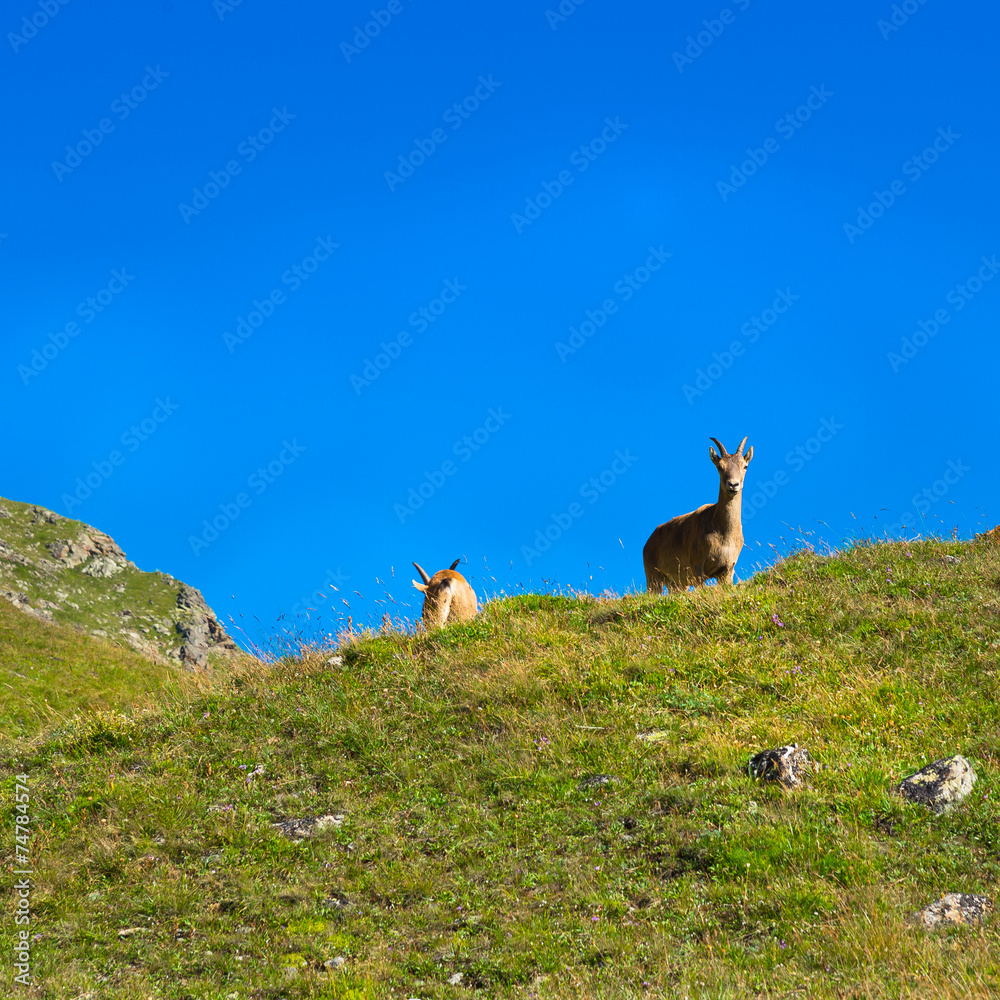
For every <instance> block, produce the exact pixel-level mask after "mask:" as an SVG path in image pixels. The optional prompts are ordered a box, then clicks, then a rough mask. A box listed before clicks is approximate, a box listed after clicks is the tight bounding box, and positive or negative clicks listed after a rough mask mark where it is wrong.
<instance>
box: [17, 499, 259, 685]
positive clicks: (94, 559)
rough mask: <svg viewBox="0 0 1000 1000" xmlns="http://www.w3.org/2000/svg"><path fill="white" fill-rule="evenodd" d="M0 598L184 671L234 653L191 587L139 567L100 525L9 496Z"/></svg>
mask: <svg viewBox="0 0 1000 1000" xmlns="http://www.w3.org/2000/svg"><path fill="white" fill-rule="evenodd" d="M0 598H2V599H4V600H7V601H8V602H9V603H10V604H12V605H13V606H14V607H15V608H17V609H18V610H19V611H22V612H24V613H25V614H30V615H32V616H34V617H36V618H39V619H42V620H44V621H48V622H53V623H56V624H61V625H70V626H72V627H74V628H77V629H81V630H83V631H86V632H89V633H90V634H91V635H97V636H100V637H102V638H106V639H108V640H110V641H112V642H119V643H122V644H127V645H129V646H131V647H132V648H133V649H135V650H136V651H137V652H139V653H141V654H143V655H144V656H148V657H149V658H151V659H154V660H157V661H160V662H164V663H173V664H176V665H180V666H184V667H187V668H189V669H204V668H206V667H208V666H210V665H211V663H212V660H213V659H215V658H217V657H219V656H230V655H232V654H234V653H237V652H238V651H239V647H238V646H237V645H236V643H235V642H233V640H232V639H231V638H230V637H229V636H228V635H227V634H226V630H225V629H224V628H223V627H222V625H221V624H220V623H219V621H218V619H217V618H216V616H215V613H214V612H213V611H212V609H211V608H210V607H209V606H208V604H207V603H206V602H205V599H204V597H202V595H201V594H200V593H199V592H198V591H197V590H195V589H194V588H193V587H189V586H187V585H186V584H183V583H181V582H180V581H178V580H175V579H174V578H173V577H172V576H169V575H167V574H165V573H144V572H143V571H142V570H140V569H139V568H138V567H137V566H136V565H135V563H133V562H131V561H130V560H129V558H128V557H127V556H126V555H125V552H124V551H123V550H122V548H121V546H120V545H118V543H117V542H116V541H115V540H114V539H113V538H111V537H110V535H107V534H105V533H104V532H103V531H99V530H98V529H96V528H92V527H91V526H90V525H87V524H83V523H81V522H80V521H74V520H71V519H70V518H65V517H62V516H61V515H60V514H57V513H55V512H54V511H51V510H46V508H44V507H38V506H34V505H30V504H21V503H16V502H14V501H10V500H5V501H2V502H0Z"/></svg>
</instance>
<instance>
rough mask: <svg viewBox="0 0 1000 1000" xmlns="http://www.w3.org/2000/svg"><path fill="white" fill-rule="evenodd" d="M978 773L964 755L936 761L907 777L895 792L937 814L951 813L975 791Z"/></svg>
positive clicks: (897, 786)
mask: <svg viewBox="0 0 1000 1000" xmlns="http://www.w3.org/2000/svg"><path fill="white" fill-rule="evenodd" d="M975 783H976V772H975V771H973V770H972V765H971V764H970V763H969V762H968V761H967V760H966V759H965V758H964V757H962V756H961V755H959V754H956V755H955V756H954V757H946V758H945V759H943V760H936V761H934V763H933V764H928V765H927V766H926V767H925V768H922V769H921V770H919V771H917V773H916V774H911V775H910V776H909V777H908V778H904V779H903V780H902V781H901V782H900V783H899V784H898V785H896V787H895V788H894V789H893V791H894V792H895V793H896V794H897V795H901V796H902V797H903V798H904V799H907V800H908V801H910V802H916V803H917V804H918V805H922V806H927V808H928V809H933V810H934V812H936V813H948V812H951V811H952V809H954V808H955V806H957V805H958V803H959V802H961V801H962V799H964V798H965V797H966V795H968V794H969V792H971V791H972V786H973V785H974V784H975Z"/></svg>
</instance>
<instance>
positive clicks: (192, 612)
mask: <svg viewBox="0 0 1000 1000" xmlns="http://www.w3.org/2000/svg"><path fill="white" fill-rule="evenodd" d="M177 608H178V610H179V611H180V612H181V620H180V621H179V622H177V623H176V625H175V628H176V629H177V632H178V634H179V635H180V637H181V640H182V642H181V647H180V650H179V651H178V655H179V656H180V659H181V662H182V663H185V664H187V665H188V666H193V667H198V668H202V669H203V668H205V667H207V666H208V656H209V653H213V652H221V653H227V654H228V653H236V652H238V651H239V646H237V645H236V643H235V642H233V640H232V639H230V638H229V636H228V635H227V634H226V630H225V629H224V628H223V627H222V626H221V625H220V624H219V620H218V619H217V618H216V617H215V613H214V612H213V611H212V609H211V608H210V607H209V606H208V604H207V603H206V602H205V598H204V597H202V594H201V591H200V590H196V589H195V588H194V587H189V586H188V585H187V584H186V583H182V584H181V589H180V591H179V592H178V594H177Z"/></svg>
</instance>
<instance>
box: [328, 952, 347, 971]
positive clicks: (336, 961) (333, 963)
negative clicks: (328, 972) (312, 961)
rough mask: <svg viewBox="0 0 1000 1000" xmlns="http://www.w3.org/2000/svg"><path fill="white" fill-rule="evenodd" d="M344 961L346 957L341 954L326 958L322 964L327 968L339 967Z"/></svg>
mask: <svg viewBox="0 0 1000 1000" xmlns="http://www.w3.org/2000/svg"><path fill="white" fill-rule="evenodd" d="M346 962H347V959H346V958H344V956H343V955H338V956H337V957H336V958H330V959H327V960H326V961H325V962H324V963H323V965H324V966H326V968H328V969H339V968H340V967H341V966H342V965H344V964H345V963H346Z"/></svg>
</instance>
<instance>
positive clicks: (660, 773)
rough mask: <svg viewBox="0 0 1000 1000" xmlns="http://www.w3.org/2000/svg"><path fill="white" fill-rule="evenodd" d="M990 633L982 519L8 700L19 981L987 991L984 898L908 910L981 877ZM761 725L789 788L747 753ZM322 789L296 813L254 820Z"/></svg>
mask: <svg viewBox="0 0 1000 1000" xmlns="http://www.w3.org/2000/svg"><path fill="white" fill-rule="evenodd" d="M946 555H955V556H958V557H959V559H960V562H958V563H957V564H951V563H948V562H947V561H946V560H945V559H944V556H946ZM3 627H4V621H3V620H2V619H0V629H3ZM0 634H2V632H0ZM998 643H1000V549H998V548H997V547H989V546H985V545H972V544H968V543H960V542H915V543H912V544H903V543H892V544H882V545H859V546H858V547H855V548H853V549H852V550H850V551H848V552H845V553H840V554H836V555H834V556H832V557H830V558H821V557H819V556H816V555H814V554H811V553H800V554H798V555H795V556H793V557H791V558H789V559H788V560H786V561H784V562H782V563H781V564H779V565H778V566H776V567H775V568H773V569H772V570H770V571H768V572H765V573H762V574H760V575H758V576H757V577H754V578H753V579H752V580H750V581H747V582H746V583H744V584H741V585H739V586H738V587H736V588H731V589H728V590H723V589H721V588H707V589H705V590H703V591H702V592H700V593H697V594H694V593H692V594H687V595H679V596H672V597H666V598H661V599H657V598H651V597H647V596H645V595H642V596H637V595H631V596H626V597H623V598H618V599H600V600H598V599H594V598H586V597H581V598H578V599H568V598H563V597H551V596H539V595H524V596H521V597H515V598H507V599H503V600H497V601H492V602H489V603H488V604H486V605H485V606H484V608H483V611H482V613H481V615H480V616H479V618H478V619H476V620H475V621H474V622H471V623H469V624H466V625H461V626H453V627H451V628H449V629H447V630H444V631H438V632H432V633H429V634H408V635H407V634H400V633H382V634H377V635H375V634H372V635H366V636H359V637H355V638H354V639H353V640H352V641H351V642H349V643H348V644H347V645H345V646H344V647H342V648H341V650H339V652H340V653H341V654H342V655H343V657H344V663H343V665H342V666H333V665H329V664H328V663H327V660H328V658H329V657H330V655H331V652H332V651H329V650H327V651H319V650H317V651H313V652H310V653H308V654H306V655H305V656H303V657H302V658H301V659H298V660H286V661H284V662H281V663H279V664H275V665H273V666H270V667H267V666H263V665H259V664H258V665H253V666H248V667H245V668H244V669H242V670H241V671H238V672H236V673H234V674H232V675H224V676H223V675H221V674H220V675H218V676H217V677H215V678H214V679H210V680H208V681H205V682H204V683H205V686H204V687H202V689H201V690H199V691H194V690H192V691H182V692H172V693H171V696H170V697H169V698H167V699H166V700H165V701H164V702H163V703H162V704H161V705H160V707H159V708H157V709H156V710H155V711H142V710H141V709H140V708H138V707H137V708H134V709H133V708H130V707H129V704H130V702H129V698H128V697H127V695H126V689H127V687H128V685H129V684H131V685H134V692H135V697H134V698H133V699H132V703H134V704H135V705H136V706H139V704H140V702H142V707H143V708H149V707H151V706H150V705H148V704H146V703H145V702H144V701H143V699H145V698H146V697H147V696H148V692H149V679H148V676H144V675H140V674H139V673H138V672H137V671H135V670H134V669H131V668H125V667H123V668H122V672H121V673H120V675H119V676H118V679H117V684H118V694H117V695H116V696H115V698H114V699H112V701H113V704H112V703H111V702H105V703H101V702H94V703H92V704H86V703H84V702H76V703H70V702H67V704H66V706H65V712H64V714H63V715H62V716H61V717H60V718H55V717H54V716H50V715H48V714H45V713H42V714H38V713H35V714H32V715H31V716H30V718H31V719H32V720H33V725H34V726H35V727H36V728H34V729H33V730H32V731H30V732H28V731H25V732H24V733H23V735H19V738H17V739H14V740H10V741H8V743H7V747H6V750H5V753H4V756H5V764H6V767H5V769H4V774H5V775H9V776H10V777H8V778H6V780H5V782H4V783H3V788H4V790H5V793H6V794H5V797H4V806H5V809H6V815H7V816H8V829H13V819H12V818H11V817H12V816H13V806H12V798H13V789H14V779H13V775H14V774H16V773H18V772H22V771H27V773H28V774H29V775H30V786H31V795H32V804H31V815H32V819H33V820H34V822H35V824H36V825H35V831H36V832H35V838H34V844H33V859H34V860H33V863H34V867H35V870H36V873H37V874H36V882H35V888H34V893H33V896H32V906H33V914H34V920H33V923H32V931H33V933H38V934H40V935H41V938H40V939H39V940H38V941H37V942H35V946H34V949H33V962H34V972H35V975H36V979H37V981H38V982H39V983H40V984H41V987H40V989H39V990H38V991H37V995H39V996H51V997H63V996H66V997H75V996H78V995H79V994H81V993H85V992H87V991H88V990H93V991H96V992H95V996H101V995H108V996H116V997H129V998H131V997H135V998H139V997H148V996H157V997H171V998H187V997H198V998H201V997H205V998H209V997H211V998H222V997H228V996H231V995H233V994H235V995H236V996H237V997H239V998H247V997H258V998H272V997H273V998H277V997H312V996H323V997H343V998H346V997H355V998H368V997H372V998H374V997H388V996H396V997H400V998H406V997H421V998H424V1000H427V998H431V997H449V998H461V997H467V996H473V995H479V996H484V997H525V998H528V997H537V998H549V997H551V998H570V997H573V998H577V997H579V998H591V997H597V998H605V997H606V998H639V997H662V996H670V997H673V996H678V997H684V996H689V997H734V998H735V997H746V996H773V997H778V996H792V995H797V996H809V997H830V998H834V997H837V998H841V997H858V998H861V997H865V998H867V997H872V998H876V997H877V998H882V997H885V998H889V997H892V998H898V997H946V998H958V997H962V998H967V997H972V998H983V1000H985V998H987V997H993V996H996V995H997V994H998V991H1000V932H998V927H997V924H996V923H991V924H987V925H986V926H985V927H983V928H978V929H968V928H960V929H955V930H950V931H946V932H940V933H935V934H926V933H924V932H921V931H918V930H916V929H915V928H913V927H912V926H910V925H909V924H908V923H907V919H906V918H907V916H908V914H910V913H912V912H913V911H915V910H916V909H918V908H919V907H921V906H923V905H924V904H925V903H927V902H930V901H931V900H933V899H936V898H938V897H939V896H940V895H942V894H943V893H944V892H950V891H962V892H986V893H988V894H990V895H995V894H996V889H997V883H998V877H1000V826H998V820H1000V815H998V807H997V805H996V799H997V795H998V783H997V767H998V763H1000V751H998V749H997V748H998V747H1000V703H998V701H997V699H996V690H997V652H998ZM147 670H148V668H147ZM79 676H80V679H81V686H89V685H94V686H95V687H98V686H100V685H101V684H103V683H104V681H102V680H100V679H98V680H90V681H84V679H83V678H84V677H86V676H87V675H86V673H85V672H83V673H81V674H80V675H79ZM94 676H96V675H94ZM21 690H22V691H27V690H28V689H27V688H22V689H21ZM44 691H45V687H44V684H42V685H41V686H39V687H38V688H37V689H34V693H33V694H32V697H37V696H39V695H40V694H42V693H44ZM71 710H72V711H71ZM74 711H75V713H76V714H75V715H73V714H72V712H74ZM24 717H25V719H26V720H27V719H28V718H29V716H28V715H25V716H24ZM640 734H653V737H652V738H644V739H639V738H637V737H638V736H639V735H640ZM787 742H799V743H801V744H803V745H805V746H807V747H808V748H809V749H810V751H811V752H812V754H813V756H814V757H815V758H816V759H817V760H818V761H820V762H821V763H822V765H823V767H822V769H821V771H820V772H819V773H818V774H817V775H816V776H815V777H814V778H813V779H812V782H811V787H810V788H808V789H806V790H804V791H801V792H798V793H794V794H793V793H787V792H783V791H782V790H781V789H779V788H775V787H761V786H759V785H757V784H756V783H755V782H753V781H752V780H751V779H750V778H749V777H748V776H747V775H746V773H745V765H746V762H747V760H748V758H749V757H750V755H751V754H752V753H753V752H755V751H756V750H759V749H763V748H766V747H771V746H776V745H780V744H783V743H787ZM953 753H962V754H964V755H965V756H966V757H968V758H969V759H970V760H972V762H973V764H974V766H975V768H976V771H977V773H978V775H979V782H978V784H977V785H976V786H975V789H974V792H973V794H972V795H971V796H970V797H969V798H968V799H967V800H966V802H965V803H963V804H962V806H960V807H959V808H958V809H957V810H956V811H955V812H954V813H952V814H950V815H948V816H934V815H932V814H930V813H929V812H927V811H926V810H922V809H921V808H919V807H917V806H913V805H910V804H907V803H904V802H903V801H902V800H900V799H898V798H896V797H894V796H892V795H891V794H890V788H891V786H892V785H893V784H894V783H895V782H897V781H898V780H899V779H900V778H902V777H903V776H905V775H906V774H908V773H911V772H912V771H913V770H916V769H917V768H919V767H921V766H923V765H924V764H926V763H929V762H930V761H932V760H934V759H936V758H939V757H942V756H948V755H951V754H953ZM261 766H262V767H263V768H264V771H263V773H261V774H258V775H257V776H256V777H253V778H250V779H248V777H247V776H248V775H249V774H250V772H252V771H254V770H255V769H257V768H258V767H261ZM600 774H604V775H609V776H611V777H612V778H613V779H614V780H612V781H610V782H608V783H606V784H603V785H599V786H586V785H581V780H582V779H584V778H586V777H588V776H593V775H600ZM327 813H333V814H338V813H342V814H344V816H345V820H344V822H343V824H342V825H341V826H339V827H334V828H331V829H329V830H326V831H324V832H323V833H321V834H319V835H318V836H317V837H315V838H314V839H311V840H305V841H303V842H301V843H294V842H292V841H290V840H288V839H287V838H286V837H284V836H283V835H282V834H281V833H279V832H278V831H277V830H276V829H275V828H274V827H272V825H271V824H272V823H274V822H276V821H277V820H280V819H285V818H297V817H303V816H314V815H322V814H327ZM10 841H11V838H10V837H8V838H7V839H6V840H5V841H4V849H5V850H6V852H7V856H6V857H5V859H4V860H5V862H7V863H10V862H12V860H13V854H12V850H10V849H9V847H8V845H9V844H10ZM344 904H346V905H344ZM121 931H126V932H127V933H126V934H124V935H122V934H121V933H120V932H121ZM11 932H12V926H11V924H10V922H9V921H8V922H7V923H6V924H5V925H4V933H5V934H7V935H8V937H9V936H10V933H11ZM0 946H2V947H9V941H8V939H7V938H3V937H0ZM8 953H9V952H8ZM336 956H343V958H345V959H346V961H345V963H344V965H343V967H342V968H341V969H339V970H338V971H335V972H333V973H331V974H329V975H328V974H326V973H324V972H323V971H321V970H322V968H323V963H324V962H325V961H327V960H329V959H332V958H334V957H336ZM289 970H292V971H289ZM456 972H461V973H462V974H463V980H462V983H461V984H460V985H458V986H452V985H448V979H449V977H451V976H452V975H453V974H454V973H456Z"/></svg>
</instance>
